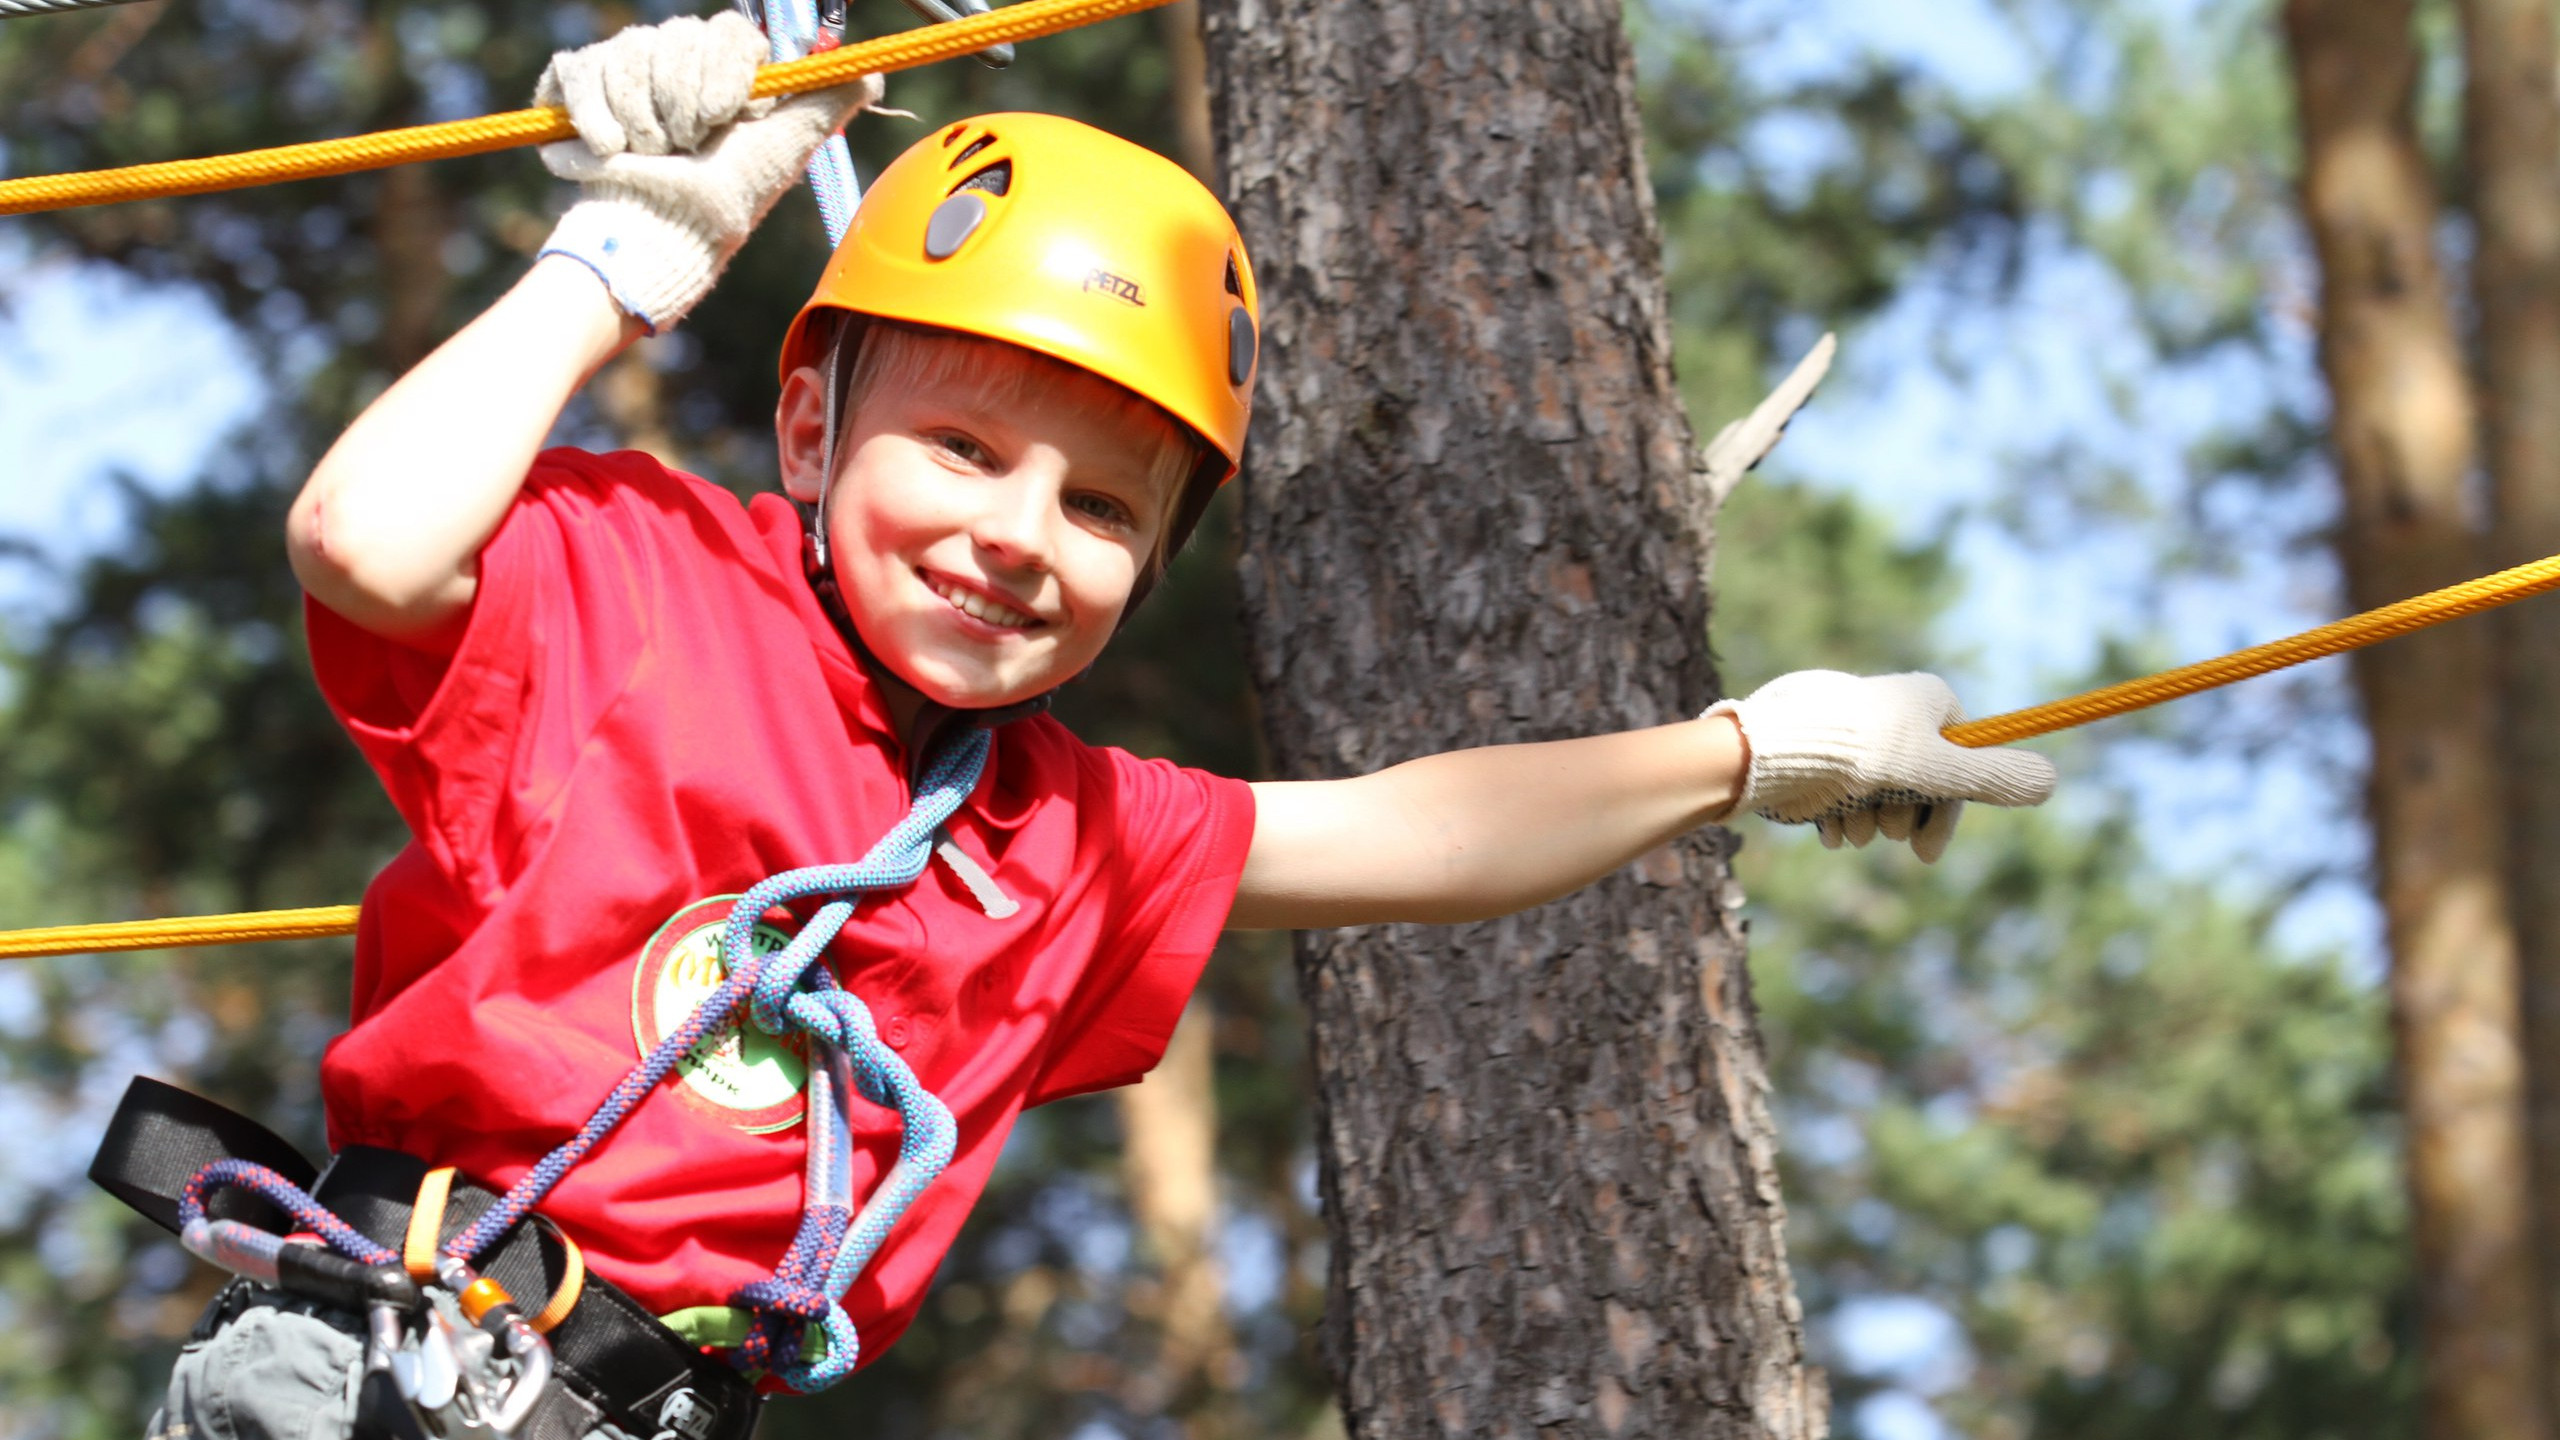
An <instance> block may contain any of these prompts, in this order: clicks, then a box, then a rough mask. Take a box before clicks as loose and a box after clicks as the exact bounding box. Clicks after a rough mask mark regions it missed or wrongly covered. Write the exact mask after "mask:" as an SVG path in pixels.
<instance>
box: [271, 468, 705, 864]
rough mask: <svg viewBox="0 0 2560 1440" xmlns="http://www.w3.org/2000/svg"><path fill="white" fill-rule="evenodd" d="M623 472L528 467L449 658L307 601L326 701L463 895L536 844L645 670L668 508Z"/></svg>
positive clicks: (488, 551)
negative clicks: (615, 706) (582, 754)
mask: <svg viewBox="0 0 2560 1440" xmlns="http://www.w3.org/2000/svg"><path fill="white" fill-rule="evenodd" d="M629 460H644V461H645V457H637V456H634V457H623V456H595V455H587V454H584V453H581V452H578V451H561V450H554V451H547V452H545V453H544V454H543V455H542V456H541V457H540V458H539V459H537V460H536V461H535V463H534V468H533V470H532V473H531V474H530V475H529V476H528V477H527V479H526V481H525V485H524V489H523V491H522V492H521V494H520V495H519V496H518V498H517V500H516V503H515V505H514V507H513V508H511V509H510V510H509V511H508V512H507V516H506V519H505V520H504V521H503V522H501V524H500V525H499V527H498V533H497V534H496V535H494V536H492V537H491V538H490V540H489V543H488V544H487V545H486V546H485V547H483V549H482V550H481V552H480V578H479V586H478V589H477V592H476V594H475V596H474V598H473V601H472V607H471V616H470V619H469V621H468V624H467V627H466V629H465V630H464V632H463V636H462V641H461V644H460V645H459V646H458V647H457V648H456V649H455V651H454V653H453V654H452V656H451V657H449V658H448V657H441V656H435V655H430V654H426V653H424V652H421V651H417V650H413V649H410V648H408V647H406V646H403V645H400V644H398V643H396V642H394V641H390V640H385V639H383V638H381V637H379V636H377V635H374V634H372V633H370V632H368V631H366V630H363V629H361V628H359V627H358V626H356V625H354V624H352V623H350V622H348V621H347V620H345V619H344V618H342V617H340V616H338V615H337V614H336V613H334V612H332V611H331V610H329V609H328V607H326V606H324V605H321V604H320V603H319V602H317V601H314V600H309V599H307V598H306V600H305V602H304V613H305V618H306V623H307V627H308V630H309V634H310V645H311V661H312V669H313V671H314V673H315V674H316V676H317V677H318V679H319V682H320V690H321V694H322V695H323V696H324V697H325V698H326V699H327V701H328V703H329V707H330V709H331V710H332V711H334V712H335V713H336V714H337V716H338V718H339V720H340V722H341V723H343V724H344V725H345V726H346V728H347V731H348V733H349V734H350V735H352V736H353V737H354V739H355V742H356V745H357V747H358V748H359V749H360V750H362V751H363V752H364V756H365V759H366V761H367V763H369V764H370V765H371V766H372V767H373V770H374V772H375V774H377V775H378V776H380V777H381V780H382V784H383V787H384V788H385V789H386V790H387V791H389V792H390V796H391V801H392V804H393V805H394V806H396V807H397V808H398V809H399V811H400V814H401V817H402V818H403V819H404V820H406V821H407V822H408V825H409V830H410V833H411V835H412V836H414V837H415V838H416V840H417V842H418V845H419V847H420V848H421V849H423V850H424V851H425V852H426V853H427V855H428V856H429V857H430V858H431V859H432V860H433V861H434V863H435V864H436V865H437V866H438V867H439V868H441V869H442V870H444V871H445V872H446V873H447V874H448V875H450V876H452V877H453V879H454V880H455V882H456V883H457V884H458V885H459V886H460V887H461V888H462V889H463V891H464V892H465V893H468V894H475V895H480V896H483V897H487V896H492V895H494V894H496V893H497V892H499V891H501V890H503V889H504V888H505V884H506V881H507V878H508V877H509V875H511V874H512V873H514V871H515V870H516V869H518V868H519V866H520V861H521V857H523V856H524V855H527V854H529V853H531V852H532V850H533V849H534V848H535V847H536V846H537V845H538V843H539V840H540V837H541V832H542V830H543V817H544V812H545V809H546V807H547V806H548V805H549V804H550V803H551V802H552V801H553V800H554V799H555V798H556V797H557V796H558V794H559V792H560V790H561V788H562V787H563V785H564V784H565V783H566V781H567V779H568V777H569V774H570V773H571V771H572V770H573V769H574V768H575V766H576V761H577V756H578V753H579V750H580V748H581V746H582V745H583V744H584V743H585V741H586V739H587V737H588V736H589V735H590V734H591V733H592V732H593V730H594V729H595V726H596V724H597V722H598V720H599V719H600V718H601V717H602V716H603V714H604V713H605V711H606V709H607V708H608V707H610V706H611V705H612V703H613V701H614V699H615V698H616V697H617V696H619V695H620V694H621V693H622V691H623V690H624V689H625V688H626V686H627V684H628V682H629V679H630V676H631V675H632V673H633V671H634V670H635V669H636V668H637V667H638V666H639V665H640V663H641V662H642V661H643V659H644V658H645V655H646V652H647V648H648V638H647V637H648V632H649V625H648V620H647V617H648V616H649V615H650V614H651V613H652V609H653V606H652V600H653V597H654V593H655V591H656V590H657V588H658V587H657V584H656V578H657V577H656V572H655V567H654V559H655V555H654V551H655V549H656V547H655V546H654V545H653V543H652V541H653V532H654V531H655V530H656V529H658V528H661V523H662V522H657V521H655V520H654V518H653V512H654V511H656V510H658V509H661V508H663V507H662V505H657V504H653V503H652V502H651V500H650V499H649V497H648V496H647V494H646V493H645V492H646V491H647V490H648V489H649V488H650V487H649V485H648V480H649V477H648V476H647V475H645V474H637V473H633V472H634V471H635V469H636V467H634V466H632V465H631V464H629V463H627V461H629ZM660 473H661V474H663V473H664V472H660ZM668 478H669V480H672V477H668Z"/></svg>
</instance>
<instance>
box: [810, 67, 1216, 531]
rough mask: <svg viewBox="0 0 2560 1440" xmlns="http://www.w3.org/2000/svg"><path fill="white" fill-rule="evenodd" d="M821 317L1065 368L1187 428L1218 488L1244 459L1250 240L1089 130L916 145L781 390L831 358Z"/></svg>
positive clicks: (1175, 183) (951, 129) (1027, 117)
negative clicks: (1213, 458)
mask: <svg viewBox="0 0 2560 1440" xmlns="http://www.w3.org/2000/svg"><path fill="white" fill-rule="evenodd" d="M822 310H847V311H852V312H855V313H858V314H862V315H872V316H879V317H881V318H884V319H889V320H902V321H906V322H908V323H910V324H917V325H934V326H940V327H941V328H943V329H946V330H958V331H964V332H966V333H968V334H971V335H983V336H986V337H988V338H989V339H994V340H1003V341H1008V342H1010V343H1012V344H1015V345H1020V346H1022V347H1023V348H1025V349H1027V350H1033V351H1037V352H1038V353H1040V354H1043V355H1048V356H1051V357H1054V358H1056V359H1059V360H1063V361H1066V362H1067V363H1068V364H1071V365H1074V366H1077V367H1079V368H1081V369H1084V370H1089V371H1091V372H1093V373H1094V374H1096V375H1099V376H1101V377H1103V378H1104V379H1106V380H1109V381H1112V382H1113V383H1115V384H1118V385H1120V386H1121V387H1122V388H1124V389H1127V390H1130V391H1134V392H1135V393H1137V394H1139V395H1142V396H1144V397H1146V398H1147V399H1149V400H1152V401H1154V402H1155V403H1156V404H1157V405H1159V406H1161V407H1163V408H1164V409H1165V410H1166V411H1167V412H1169V413H1171V414H1172V415H1173V417H1174V418H1175V419H1177V420H1180V421H1181V422H1182V423H1183V424H1185V425H1187V426H1189V427H1190V428H1191V429H1192V430H1193V431H1194V432H1196V433H1197V434H1198V435H1199V436H1200V438H1201V439H1202V440H1204V441H1206V442H1208V444H1209V446H1210V447H1211V448H1212V449H1213V450H1214V451H1216V453H1217V455H1218V456H1219V457H1220V459H1221V460H1222V461H1223V462H1224V463H1223V468H1222V469H1219V470H1217V471H1215V472H1213V473H1214V474H1215V477H1216V478H1217V479H1218V480H1221V481H1223V480H1225V479H1226V478H1228V477H1230V476H1232V475H1234V474H1235V471H1236V465H1237V463H1238V461H1240V460H1241V459H1242V458H1243V455H1244V436H1245V421H1246V419H1247V417H1248V416H1249V415H1250V413H1251V409H1252V397H1253V370H1254V360H1255V356H1256V353H1257V351H1258V350H1259V347H1260V338H1261V333H1260V324H1261V313H1260V309H1259V306H1258V304H1257V301H1256V297H1255V292H1254V286H1253V265H1252V262H1251V261H1249V260H1248V259H1247V258H1246V256H1245V251H1244V240H1243V238H1242V237H1241V236H1239V235H1238V234H1237V233H1236V227H1235V222H1234V221H1233V220H1232V219H1230V218H1228V215H1227V212H1226V207H1224V206H1222V205H1220V204H1219V203H1218V201H1217V198H1216V197H1215V196H1213V195H1211V194H1210V193H1209V192H1208V190H1207V188H1206V187H1204V186H1202V185H1201V184H1200V182H1199V181H1197V180H1195V179H1193V178H1192V177H1191V174H1190V172H1188V171H1186V170H1184V169H1183V168H1182V167H1181V166H1179V165H1176V164H1174V163H1173V162H1172V161H1170V160H1167V159H1165V158H1164V157H1163V156H1161V155H1158V154H1156V153H1155V152H1153V151H1151V150H1147V149H1144V148H1142V147H1140V146H1137V145H1133V144H1131V143H1130V142H1128V141H1126V140H1123V139H1120V138H1119V137H1117V136H1114V135H1109V134H1105V133H1104V132H1102V131H1100V130H1096V129H1094V128H1093V127H1092V126H1090V125H1083V124H1079V123H1077V122H1076V121H1073V120H1067V119H1062V118H1060V117H1058V116H1055V115H1032V114H1004V115H981V116H979V117H977V118H976V119H974V120H963V121H961V122H959V123H958V124H955V125H946V126H944V127H943V128H942V129H940V130H938V131H936V132H935V133H933V134H932V135H929V136H927V137H926V138H925V139H923V140H921V141H919V142H917V143H916V144H915V145H913V146H911V147H910V148H909V149H908V150H907V152H906V153H905V154H903V155H901V156H899V157H898V158H897V160H896V161H894V162H893V163H892V164H891V165H890V166H889V168H888V169H886V170H884V171H882V172H881V173H880V178H879V179H877V180H875V181H873V182H872V185H871V188H870V190H869V192H868V193H866V194H865V195H864V196H863V198H862V204H861V206H860V207H859V208H858V209H856V210H855V212H854V216H853V226H852V228H851V229H850V230H848V231H847V232H846V233H845V237H844V241H843V243H842V244H840V245H838V246H837V247H836V252H835V256H834V258H833V259H831V260H829V261H828V262H827V269H826V273H825V274H824V275H823V276H821V277H820V278H819V280H818V288H817V292H816V293H815V294H813V295H811V296H810V297H809V303H808V304H806V305H804V306H802V307H801V308H800V314H799V316H798V317H797V318H795V319H794V320H793V321H792V322H791V331H790V333H789V334H788V335H787V336H785V337H784V339H783V342H782V375H783V378H784V379H785V380H786V381H787V380H788V379H789V378H790V376H791V373H792V371H793V370H795V369H797V368H798V367H800V366H802V365H813V364H817V363H820V361H821V360H822V359H823V355H822V353H821V352H820V350H819V347H820V346H821V345H822V344H824V343H825V341H826V338H827V337H828V336H829V335H830V334H831V333H832V331H831V327H827V326H824V325H817V324H813V322H812V318H811V317H812V316H815V315H817V313H818V312H819V311H822ZM1205 468H1206V467H1204V469H1205ZM1203 478H1206V476H1205V475H1204V477H1203Z"/></svg>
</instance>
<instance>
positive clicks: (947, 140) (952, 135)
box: [942, 125, 969, 165]
mask: <svg viewBox="0 0 2560 1440" xmlns="http://www.w3.org/2000/svg"><path fill="white" fill-rule="evenodd" d="M968 133H969V127H968V126H966V125H954V126H952V127H951V128H950V129H948V130H945V131H943V132H942V148H943V149H945V150H948V149H950V148H951V147H952V146H953V145H955V144H957V143H958V142H959V139H960V137H961V136H963V135H966V134H968ZM951 163H953V164H954V165H957V164H959V163H960V162H959V161H957V160H954V161H953V162H951Z"/></svg>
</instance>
